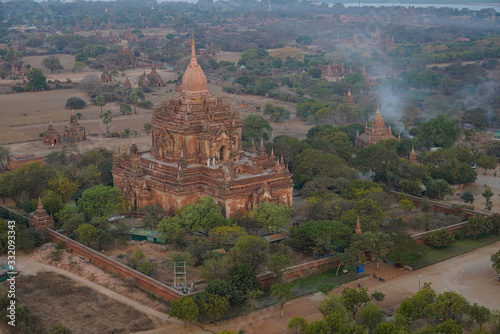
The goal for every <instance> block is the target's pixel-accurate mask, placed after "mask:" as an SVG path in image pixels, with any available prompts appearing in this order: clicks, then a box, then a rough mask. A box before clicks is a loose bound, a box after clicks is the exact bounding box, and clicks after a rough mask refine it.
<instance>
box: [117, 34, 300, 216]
mask: <svg viewBox="0 0 500 334" xmlns="http://www.w3.org/2000/svg"><path fill="white" fill-rule="evenodd" d="M242 128H243V124H242V122H241V120H240V117H239V114H238V113H237V112H233V111H232V110H231V107H230V106H229V103H228V101H227V99H222V98H220V97H217V98H214V97H212V95H211V94H210V92H209V91H208V88H207V78H206V76H205V73H204V72H203V70H202V69H201V67H200V65H199V64H198V61H197V59H196V50H195V45H194V38H192V39H191V62H190V64H189V65H188V67H187V69H186V71H185V72H184V75H183V77H182V84H181V86H180V92H179V96H178V97H176V98H169V99H168V100H164V101H163V103H162V105H161V106H159V107H155V108H154V109H153V118H152V122H151V130H152V145H151V148H150V150H147V151H139V148H138V147H137V145H135V143H133V144H132V146H131V147H130V150H129V152H128V153H127V152H125V151H121V152H119V153H117V154H115V155H114V159H113V181H114V185H115V186H116V187H118V188H119V189H120V190H121V191H122V193H123V195H124V197H125V198H126V199H128V200H129V203H130V208H131V209H132V210H136V209H138V208H141V207H144V206H146V205H150V204H158V205H160V206H162V207H163V208H164V209H165V210H175V209H178V208H180V207H182V206H184V205H187V204H192V203H196V201H197V200H198V199H199V198H201V197H203V196H207V195H208V196H211V197H212V198H213V199H214V201H215V202H217V203H218V204H219V205H221V207H222V208H223V212H224V214H225V216H226V217H232V216H234V215H235V214H236V213H237V212H238V211H245V210H249V209H252V208H253V207H254V206H256V205H257V204H258V203H259V202H262V201H265V202H271V203H283V204H286V205H292V200H293V199H292V190H293V182H292V179H291V175H290V173H289V171H288V168H287V166H285V164H284V163H283V159H281V160H280V159H278V158H277V157H275V156H274V154H273V152H271V154H270V155H268V154H267V153H266V149H265V147H264V144H263V142H262V140H261V143H260V147H259V149H258V150H257V149H255V145H252V149H250V150H243V148H242V144H241V131H242Z"/></svg>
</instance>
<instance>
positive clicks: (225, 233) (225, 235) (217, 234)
mask: <svg viewBox="0 0 500 334" xmlns="http://www.w3.org/2000/svg"><path fill="white" fill-rule="evenodd" d="M247 235H248V234H247V233H246V232H245V228H244V227H242V226H237V225H232V226H219V227H216V228H213V229H212V230H210V239H211V240H212V241H213V242H214V243H216V244H217V245H220V246H221V247H224V249H225V250H226V251H228V250H229V249H231V248H232V247H233V246H234V245H235V244H236V242H237V241H238V239H239V238H241V237H245V236H247Z"/></svg>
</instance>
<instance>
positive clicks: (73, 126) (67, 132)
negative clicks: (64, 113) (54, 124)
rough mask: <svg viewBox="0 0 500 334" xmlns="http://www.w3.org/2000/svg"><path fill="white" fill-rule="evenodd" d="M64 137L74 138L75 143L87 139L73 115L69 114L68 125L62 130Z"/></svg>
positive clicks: (83, 129) (82, 128)
mask: <svg viewBox="0 0 500 334" xmlns="http://www.w3.org/2000/svg"><path fill="white" fill-rule="evenodd" d="M64 137H68V138H74V139H75V141H77V142H79V141H84V140H86V139H87V137H86V136H85V128H84V127H83V126H81V125H80V124H79V123H78V121H77V120H76V116H75V113H71V117H70V119H69V124H68V125H66V127H65V128H64Z"/></svg>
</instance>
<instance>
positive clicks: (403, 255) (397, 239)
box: [387, 233, 425, 264]
mask: <svg viewBox="0 0 500 334" xmlns="http://www.w3.org/2000/svg"><path fill="white" fill-rule="evenodd" d="M391 241H392V246H391V250H390V252H389V254H387V259H388V260H389V261H391V262H393V263H398V264H409V263H412V262H415V261H418V260H420V259H421V258H422V257H424V254H425V247H424V245H422V244H419V243H418V242H416V241H415V239H413V238H412V236H411V235H409V234H408V233H392V234H391Z"/></svg>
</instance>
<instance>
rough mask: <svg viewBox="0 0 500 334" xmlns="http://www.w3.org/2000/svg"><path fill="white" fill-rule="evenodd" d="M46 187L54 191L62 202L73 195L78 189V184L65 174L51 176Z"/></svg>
mask: <svg viewBox="0 0 500 334" xmlns="http://www.w3.org/2000/svg"><path fill="white" fill-rule="evenodd" d="M47 187H48V189H49V190H51V191H52V192H54V194H56V195H57V196H59V197H60V198H61V199H62V200H63V202H68V201H69V200H70V199H71V198H72V197H73V195H74V194H75V193H76V192H77V191H78V189H79V188H80V185H79V184H78V182H75V181H73V180H71V179H70V178H68V177H67V176H66V175H60V176H59V177H53V178H51V179H50V180H49V181H48V182H47Z"/></svg>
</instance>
